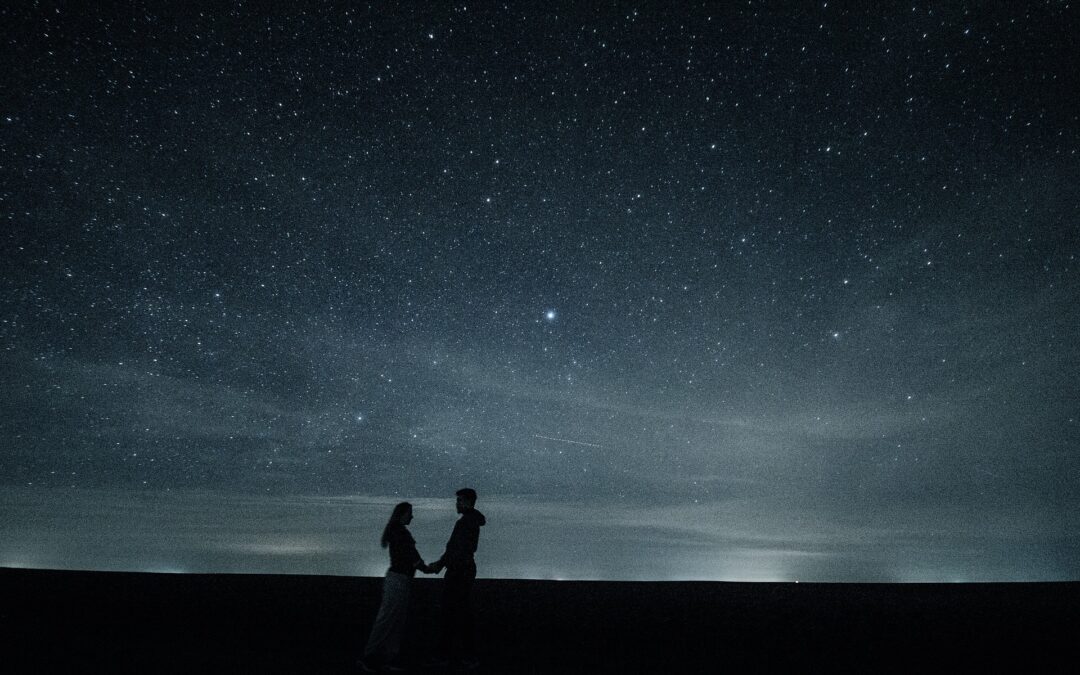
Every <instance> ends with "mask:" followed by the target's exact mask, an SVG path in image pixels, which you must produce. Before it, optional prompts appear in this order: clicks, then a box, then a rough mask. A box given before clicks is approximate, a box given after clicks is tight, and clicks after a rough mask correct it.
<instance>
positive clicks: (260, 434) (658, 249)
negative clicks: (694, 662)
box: [0, 1, 1080, 581]
mask: <svg viewBox="0 0 1080 675" xmlns="http://www.w3.org/2000/svg"><path fill="white" fill-rule="evenodd" d="M117 4H118V5H120V7H119V8H112V9H109V8H98V7H94V6H93V5H90V6H84V5H82V4H74V3H60V4H58V5H53V4H51V3H16V6H11V5H4V7H3V8H0V38H2V40H0V58H2V62H3V63H4V64H5V67H4V68H3V73H2V74H0V91H2V92H3V95H2V97H0V227H2V229H0V245H2V247H3V254H2V255H3V265H2V267H0V368H2V370H0V372H2V381H0V384H2V387H0V565H7V566H16V565H19V566H38V567H56V568H67V569H72V568H74V569H130V570H168V571H193V572H200V571H211V572H217V571H241V572H282V571H284V572H296V573H309V574H318V573H323V574H371V575H378V574H381V573H382V571H383V570H384V569H385V566H386V554H385V552H384V551H383V550H381V549H380V548H379V547H378V543H377V540H378V535H379V531H380V529H381V526H382V523H383V522H384V521H385V518H386V517H387V516H388V515H389V512H390V509H391V507H392V505H393V504H394V503H395V502H396V501H399V500H401V499H408V500H410V501H412V502H414V504H415V505H416V521H415V522H414V524H413V526H412V529H413V532H414V534H415V535H416V537H417V540H418V544H419V547H420V551H421V553H422V554H423V555H424V556H425V557H426V558H428V559H432V558H434V557H437V556H438V554H439V553H440V552H441V548H442V546H443V544H444V543H445V539H446V537H447V536H448V535H449V532H450V529H451V527H452V524H453V519H454V517H455V515H454V513H453V492H454V490H455V489H457V488H459V487H463V486H472V487H474V488H476V489H477V491H478V492H479V494H480V502H479V503H478V507H479V508H480V509H481V510H482V511H484V512H485V514H486V515H487V516H488V519H489V524H488V526H487V527H486V528H485V529H484V531H483V533H482V537H481V544H480V551H479V553H478V564H479V566H480V575H481V576H488V577H500V576H502V577H534V578H596V579H691V578H694V579H698V578H700V579H716V580H767V579H768V580H795V579H816V580H828V581H863V580H873V581H882V580H884V581H939V580H947V581H949V580H952V581H969V580H971V581H973V580H1033V579H1077V578H1080V494H1078V491H1077V482H1078V480H1080V349H1078V346H1077V345H1078V344H1080V309H1078V307H1080V260H1078V254H1080V222H1078V216H1080V154H1078V151H1080V103H1078V101H1080V98H1078V96H1077V94H1076V92H1077V91H1080V49H1078V48H1077V46H1076V36H1077V35H1078V34H1080V32H1078V31H1080V22H1078V21H1077V17H1078V9H1077V8H1076V7H1075V3H1068V2H1031V3H1026V2H1025V3H964V2H940V3H938V2H935V3H922V2H920V3H915V4H914V5H911V4H909V5H903V6H902V5H899V4H889V3H886V4H885V5H882V6H878V5H877V4H876V3H844V2H835V1H830V2H817V3H788V2H777V3H762V2H745V1H744V2H738V3H734V2H733V3H692V4H683V3H670V2H656V3H646V2H634V3H612V2H603V3H600V2H597V3H590V2H576V3H566V4H560V3H550V2H546V3H533V2H528V3H505V4H491V3H486V2H477V3H475V4H473V3H467V4H464V5H462V4H450V3H445V4H444V3H371V4H359V5H354V6H352V7H350V8H347V9H346V8H342V7H334V8H330V7H325V6H322V5H321V4H315V5H310V6H307V7H305V3H288V6H287V7H283V8H279V9H276V10H273V13H268V12H269V10H268V9H267V6H266V5H262V4H250V5H248V4H245V5H237V6H235V7H234V8H232V9H228V8H224V7H219V8H218V9H217V10H216V11H215V13H213V14H210V13H199V12H197V11H196V10H195V9H191V8H189V7H188V5H187V3H175V4H172V5H171V6H160V7H159V6H154V5H147V4H143V3H117ZM541 8H542V9H541Z"/></svg>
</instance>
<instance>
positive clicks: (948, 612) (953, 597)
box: [0, 568, 1080, 673]
mask: <svg viewBox="0 0 1080 675" xmlns="http://www.w3.org/2000/svg"><path fill="white" fill-rule="evenodd" d="M381 582H382V580H381V579H380V578H371V577H329V576H299V575H227V574H221V575H207V574H198V575H194V574H191V575H189V574H148V573H123V572H73V571H48V570H28V569H8V568H3V569H0V597H2V598H3V601H2V602H0V631H2V634H3V635H4V636H5V638H6V639H5V643H6V646H5V647H4V652H6V653H5V654H4V655H3V656H4V662H5V664H6V666H5V668H4V670H5V672H56V671H65V672H84V671H89V670H91V669H93V670H98V669H104V671H105V672H114V673H115V672H132V673H136V672H137V673H154V672H169V673H176V672H185V673H188V672H192V671H193V670H197V671H198V672H221V671H230V672H259V673H266V672H282V673H284V672H291V673H299V672H311V673H315V672H326V673H348V672H354V671H353V663H354V661H355V659H356V657H357V656H358V654H359V652H360V650H361V649H362V648H363V645H364V640H365V639H366V637H367V632H368V630H369V629H370V627H371V623H372V622H373V621H374V618H375V612H376V609H377V607H378V602H379V593H380V588H381ZM441 583H442V581H441V579H435V578H430V577H429V578H417V579H416V581H415V584H414V587H413V594H412V598H411V613H410V619H409V624H408V627H407V633H406V639H405V644H404V648H403V652H404V655H405V656H406V659H407V661H408V662H409V663H410V664H411V665H412V668H411V669H412V670H413V671H414V672H452V669H451V670H450V671H438V670H432V669H425V668H424V667H423V661H424V660H425V658H426V657H427V656H428V655H429V653H430V651H431V648H432V647H433V644H434V641H435V640H436V638H437V634H436V632H435V631H437V625H438V611H437V610H438V601H439V591H440V584H441ZM474 601H475V605H476V622H477V635H478V638H479V645H480V658H481V666H480V670H479V672H486V673H560V672H581V673H680V672H686V673H694V672H717V671H724V670H726V671H728V672H746V671H759V670H763V669H781V670H782V671H796V670H798V671H807V670H810V671H823V670H835V669H837V668H841V667H855V668H857V669H860V670H862V671H863V672H873V671H876V672H881V671H908V672H910V671H914V670H918V671H931V672H934V671H940V670H951V669H954V668H957V667H962V668H965V669H967V668H971V667H993V668H995V669H998V670H1000V669H1001V668H1004V667H1006V664H1010V663H1016V664H1017V665H1018V666H1020V667H1024V668H1027V669H1030V668H1037V669H1038V670H1039V671H1041V672H1054V671H1064V670H1065V669H1066V668H1068V667H1069V665H1070V664H1071V659H1070V658H1069V657H1070V656H1071V655H1072V651H1073V642H1074V640H1073V638H1074V636H1075V630H1076V628H1075V627H1076V626H1077V625H1080V583H1001V584H784V583H720V582H715V583H711V582H591V581H590V582H585V581H531V580H511V579H480V580H478V581H477V583H476V587H475V589H474Z"/></svg>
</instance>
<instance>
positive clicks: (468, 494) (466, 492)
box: [457, 488, 476, 506]
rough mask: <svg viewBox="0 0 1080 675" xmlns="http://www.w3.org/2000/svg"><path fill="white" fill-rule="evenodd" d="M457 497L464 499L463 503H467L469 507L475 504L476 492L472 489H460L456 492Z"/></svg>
mask: <svg viewBox="0 0 1080 675" xmlns="http://www.w3.org/2000/svg"><path fill="white" fill-rule="evenodd" d="M457 496H458V497H464V498H465V501H467V502H469V505H470V506H473V505H475V504H476V490H474V489H472V488H461V489H460V490H458V491H457Z"/></svg>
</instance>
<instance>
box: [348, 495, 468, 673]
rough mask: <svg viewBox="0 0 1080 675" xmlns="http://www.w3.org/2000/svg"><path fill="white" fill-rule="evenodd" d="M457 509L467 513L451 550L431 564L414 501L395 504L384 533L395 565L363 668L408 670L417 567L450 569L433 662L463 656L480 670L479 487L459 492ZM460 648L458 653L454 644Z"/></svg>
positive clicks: (385, 584)
mask: <svg viewBox="0 0 1080 675" xmlns="http://www.w3.org/2000/svg"><path fill="white" fill-rule="evenodd" d="M457 512H458V513H459V514H461V517H460V518H458V520H457V523H455V524H454V531H453V533H452V534H451V535H450V541H448V542H447V543H446V551H445V552H444V553H443V555H442V557H441V558H439V559H438V560H436V561H435V562H433V563H431V564H430V565H428V564H425V563H424V560H423V559H422V558H421V557H420V554H419V553H418V552H417V550H416V541H415V540H414V539H413V537H412V535H411V534H410V533H409V529H408V525H409V523H411V522H412V505H411V504H409V503H408V502H401V503H400V504H398V505H397V506H395V507H394V511H393V513H391V514H390V520H389V522H387V523H386V527H385V528H384V529H383V534H382V546H383V548H389V549H390V569H389V570H387V572H386V579H385V580H384V581H383V595H382V604H380V605H379V614H378V615H377V616H376V617H375V625H374V626H373V627H372V628H371V635H370V636H369V637H368V641H367V647H365V649H364V657H363V658H362V659H361V660H360V661H359V666H360V669H361V671H363V672H375V668H376V667H386V669H387V670H402V667H401V664H400V662H399V661H398V660H397V659H398V654H399V651H400V649H401V638H402V634H403V633H404V632H405V616H406V612H407V610H408V603H409V585H410V583H411V581H412V578H413V577H414V576H415V575H416V570H420V571H421V572H424V573H425V574H438V573H439V572H442V571H443V569H445V570H446V577H445V581H444V582H443V595H442V631H441V633H440V634H439V646H438V649H437V651H436V653H435V656H434V657H433V658H432V659H431V662H430V663H429V665H431V666H435V667H440V666H447V665H449V664H450V661H451V659H452V658H453V657H455V656H456V657H458V659H459V660H460V662H461V664H462V665H463V666H464V667H465V668H475V667H476V666H477V665H478V662H477V660H476V645H475V643H474V637H473V616H472V604H471V598H470V591H471V590H472V584H473V580H474V579H476V561H475V560H474V559H473V554H474V553H476V547H477V544H478V543H479V541H480V528H481V527H483V525H484V523H485V522H486V519H485V518H484V514H482V513H480V512H479V511H477V510H476V490H473V489H472V488H462V489H461V490H458V491H457ZM455 646H456V647H459V650H458V651H457V653H456V654H455V651H454V648H455Z"/></svg>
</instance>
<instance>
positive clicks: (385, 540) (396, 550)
mask: <svg viewBox="0 0 1080 675" xmlns="http://www.w3.org/2000/svg"><path fill="white" fill-rule="evenodd" d="M411 522H412V504H410V503H409V502H401V503H400V504H398V505H397V506H395V507H394V512H393V513H391V514H390V520H389V521H388V522H387V523H386V527H385V528H384V529H383V533H382V542H381V543H382V547H383V548H387V547H389V548H390V569H389V570H387V571H386V579H385V580H384V581H383V593H382V604H380V605H379V614H378V615H377V616H376V617H375V625H374V626H372V628H371V635H370V636H369V637H368V641H367V646H366V647H365V648H364V656H363V658H361V659H360V661H359V663H358V665H359V666H360V670H361V671H363V672H366V673H373V672H376V668H377V667H379V666H388V667H390V668H392V669H396V668H395V667H396V666H398V664H397V663H396V660H397V657H398V651H399V650H400V649H401V636H402V633H404V631H405V614H406V611H407V609H408V605H409V584H410V582H411V580H412V578H413V576H415V575H416V570H422V571H424V572H427V571H428V569H429V568H428V566H427V565H425V564H424V561H423V560H422V559H421V558H420V554H419V553H417V552H416V541H415V540H414V539H413V538H412V535H411V534H409V529H408V527H406V526H407V525H408V524H409V523H411Z"/></svg>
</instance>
